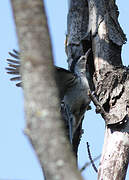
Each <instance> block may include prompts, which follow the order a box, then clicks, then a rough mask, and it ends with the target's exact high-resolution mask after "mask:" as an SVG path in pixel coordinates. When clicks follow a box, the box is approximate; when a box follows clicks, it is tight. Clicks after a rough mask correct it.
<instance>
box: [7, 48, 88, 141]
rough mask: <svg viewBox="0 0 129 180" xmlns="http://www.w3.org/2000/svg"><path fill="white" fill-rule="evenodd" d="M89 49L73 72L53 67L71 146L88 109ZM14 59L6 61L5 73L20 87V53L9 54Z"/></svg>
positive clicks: (14, 51)
mask: <svg viewBox="0 0 129 180" xmlns="http://www.w3.org/2000/svg"><path fill="white" fill-rule="evenodd" d="M89 53H90V49H89V50H88V51H87V52H86V54H85V55H82V56H81V57H80V58H79V59H78V61H77V62H76V64H75V67H74V72H71V71H69V70H66V69H64V68H61V67H57V66H55V75H56V76H55V79H56V83H57V86H58V88H59V97H60V100H61V104H62V107H63V112H64V114H65V116H64V118H65V120H66V121H67V123H68V129H69V139H70V142H71V144H72V141H73V138H74V134H75V132H76V130H77V128H78V126H79V124H80V123H81V120H82V118H83V116H84V113H85V112H86V110H87V109H88V108H89V104H90V101H91V100H90V97H89V94H88V93H89V90H90V87H89V83H88V79H87V76H86V63H87V59H88V55H89ZM9 55H10V56H11V57H13V58H15V60H14V59H7V62H8V67H6V70H7V73H8V74H11V75H15V77H12V78H10V80H11V81H18V83H16V86H18V87H22V80H21V74H20V53H19V52H18V51H16V50H13V52H9Z"/></svg>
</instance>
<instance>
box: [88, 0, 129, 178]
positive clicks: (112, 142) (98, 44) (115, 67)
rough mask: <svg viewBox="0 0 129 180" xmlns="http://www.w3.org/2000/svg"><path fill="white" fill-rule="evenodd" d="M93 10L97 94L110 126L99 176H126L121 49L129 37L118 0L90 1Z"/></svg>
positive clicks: (128, 82)
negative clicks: (120, 17)
mask: <svg viewBox="0 0 129 180" xmlns="http://www.w3.org/2000/svg"><path fill="white" fill-rule="evenodd" d="M89 12H90V13H89V19H90V20H89V22H90V24H89V31H90V32H91V35H92V38H91V39H92V49H93V55H94V66H95V73H94V84H95V95H96V98H97V99H98V101H99V102H100V104H101V106H102V107H103V109H104V111H105V113H102V114H101V115H102V117H103V118H104V120H105V123H106V126H107V127H106V129H107V130H106V132H105V140H104V147H103V154H102V157H101V161H100V167H99V172H98V179H104V180H105V179H124V178H125V175H126V170H127V166H128V157H129V144H128V143H127V142H128V141H129V135H128V133H129V123H128V121H129V108H128V102H129V92H128V89H129V71H128V68H126V67H124V66H123V65H122V59H121V49H122V45H123V44H124V43H125V42H126V37H125V35H124V33H123V31H122V29H121V27H120V25H119V22H118V14H119V13H118V8H117V6H116V4H115V1H111V0H110V1H106V0H104V1H98V0H89ZM125 142H126V143H125Z"/></svg>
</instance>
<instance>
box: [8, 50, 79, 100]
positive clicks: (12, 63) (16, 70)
mask: <svg viewBox="0 0 129 180" xmlns="http://www.w3.org/2000/svg"><path fill="white" fill-rule="evenodd" d="M9 55H10V56H11V57H12V58H13V59H7V62H8V67H6V70H7V73H8V74H11V75H14V77H12V78H10V80H11V81H18V83H16V86H18V87H22V82H21V75H20V53H19V52H18V51H16V50H13V52H12V53H11V52H9ZM55 72H56V73H55V74H56V82H57V85H58V88H59V95H60V98H61V99H63V97H64V94H65V93H66V92H67V91H68V89H69V88H71V87H73V86H74V84H75V83H76V76H75V75H74V74H73V73H71V72H70V71H68V70H66V69H63V68H60V67H57V66H55Z"/></svg>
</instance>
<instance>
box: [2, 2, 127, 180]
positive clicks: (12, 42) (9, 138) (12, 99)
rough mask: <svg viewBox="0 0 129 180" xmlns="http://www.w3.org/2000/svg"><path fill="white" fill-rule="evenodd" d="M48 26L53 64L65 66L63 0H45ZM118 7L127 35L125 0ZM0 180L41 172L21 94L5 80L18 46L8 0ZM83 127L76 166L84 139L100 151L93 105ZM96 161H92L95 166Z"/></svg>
mask: <svg viewBox="0 0 129 180" xmlns="http://www.w3.org/2000/svg"><path fill="white" fill-rule="evenodd" d="M45 2H46V8H47V15H48V20H49V27H50V32H51V38H52V44H53V53H54V60H55V64H56V65H58V66H61V67H64V68H67V62H66V55H65V52H64V41H65V34H66V16H67V1H66V0H61V1H60V0H54V1H52V0H45ZM117 4H118V7H119V10H120V18H119V20H120V23H121V26H122V28H123V29H124V32H125V33H126V35H127V38H128V37H129V21H128V17H129V11H128V8H127V7H128V6H129V1H128V0H125V1H124V3H122V1H121V0H117ZM0 22H1V26H0V42H1V43H0V84H1V93H0V180H8V179H9V180H35V179H38V180H43V178H42V172H41V168H40V165H39V163H38V160H37V158H36V155H35V153H34V151H33V149H32V146H31V145H30V143H29V141H28V139H27V137H26V136H25V135H24V133H23V129H24V127H25V120H24V119H25V118H24V103H23V93H22V90H21V89H20V88H17V87H15V84H14V83H13V82H9V78H10V76H9V75H7V74H6V72H5V67H6V66H7V63H6V62H5V60H6V59H7V58H9V55H8V52H9V51H11V50H12V49H14V48H15V49H18V43H17V38H16V32H15V26H14V22H13V16H12V12H11V6H10V1H9V0H4V1H2V2H1V6H0ZM128 58H129V44H128V43H127V44H126V45H124V47H123V51H122V59H123V62H124V64H125V65H128V64H129V60H128ZM83 128H84V129H85V134H84V135H83V140H82V142H81V145H80V148H79V167H82V165H83V164H84V163H85V162H87V161H89V159H88V155H87V150H86V142H87V141H88V142H89V143H90V148H91V152H92V156H93V157H96V156H97V155H99V154H100V153H101V150H102V145H103V138H104V122H103V120H102V118H101V117H100V115H96V114H95V112H94V108H93V109H92V110H91V111H89V112H87V113H86V118H85V120H84V124H83ZM98 163H99V161H97V162H96V165H97V166H98ZM83 175H84V177H85V179H87V180H91V179H93V180H94V179H96V177H97V175H96V173H95V172H94V170H93V169H92V167H89V168H87V169H86V171H85V172H84V173H83Z"/></svg>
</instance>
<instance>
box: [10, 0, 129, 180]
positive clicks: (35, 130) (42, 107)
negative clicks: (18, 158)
mask: <svg viewBox="0 0 129 180" xmlns="http://www.w3.org/2000/svg"><path fill="white" fill-rule="evenodd" d="M69 2H70V3H69V5H70V6H69V12H68V30H67V33H68V34H67V38H66V53H67V56H68V64H69V70H70V71H71V72H75V67H76V64H77V62H78V59H80V58H81V57H82V56H84V55H85V53H86V52H87V51H88V49H91V53H90V55H89V58H88V61H87V64H86V77H87V79H88V81H89V86H90V90H89V96H90V97H91V99H92V101H93V102H94V104H95V105H96V111H97V112H98V113H100V114H101V115H102V117H103V119H104V120H105V125H106V131H105V140H104V147H103V153H102V157H101V161H100V166H99V170H98V179H104V180H106V179H107V180H109V179H116V180H120V179H122V180H123V179H125V176H126V171H127V166H128V157H129V134H128V133H129V92H128V89H129V68H128V67H124V66H123V64H122V59H121V49H122V45H123V44H124V43H125V42H126V37H125V35H124V33H123V31H122V29H121V27H120V25H119V23H118V15H119V12H118V8H117V6H116V4H115V0H109V1H106V0H88V1H86V0H78V1H76V0H70V1H69ZM12 4H13V10H14V16H15V21H16V26H17V32H18V37H19V44H20V49H21V57H22V68H21V73H22V77H23V83H24V84H23V88H24V94H25V110H26V117H27V129H26V133H27V135H28V136H29V138H30V139H31V141H32V144H33V146H34V148H35V150H36V152H37V155H38V157H39V159H40V162H41V165H42V166H43V167H44V170H45V173H46V178H47V179H57V178H58V179H81V176H80V174H79V173H78V171H76V168H75V167H76V165H75V160H74V158H73V156H72V153H71V152H70V146H69V144H68V142H67V140H66V138H65V132H64V128H63V125H62V123H61V122H62V121H61V116H60V113H59V109H60V108H59V101H58V90H57V88H56V83H55V79H54V78H53V75H54V68H53V64H52V61H51V60H52V55H51V51H48V49H51V48H50V41H49V34H48V29H47V24H46V19H45V13H43V14H42V9H43V6H42V1H40V0H37V1H34V0H30V1H26V0H19V1H17V0H12ZM48 67H49V68H48ZM41 81H42V83H41ZM51 87H52V88H51ZM44 102H45V103H44ZM46 102H51V103H47V104H46ZM80 120H81V121H80V124H79V126H77V129H76V132H75V135H74V138H73V147H74V151H75V152H76V153H77V150H78V146H79V142H80V136H81V132H82V131H81V128H82V127H81V124H82V120H83V118H81V119H80ZM96 123H97V122H96ZM50 134H51V136H50ZM53 137H54V138H53ZM57 144H58V146H57ZM44 152H45V153H44ZM57 152H58V153H57ZM59 168H60V171H59Z"/></svg>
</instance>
